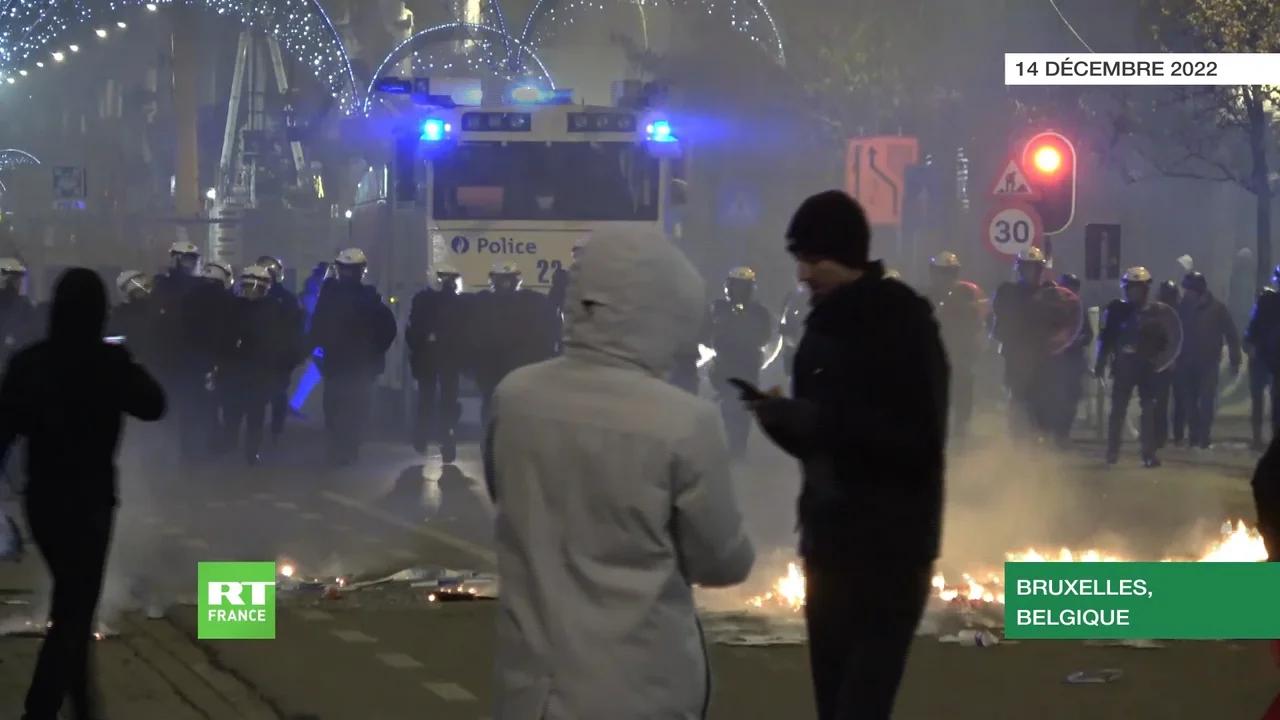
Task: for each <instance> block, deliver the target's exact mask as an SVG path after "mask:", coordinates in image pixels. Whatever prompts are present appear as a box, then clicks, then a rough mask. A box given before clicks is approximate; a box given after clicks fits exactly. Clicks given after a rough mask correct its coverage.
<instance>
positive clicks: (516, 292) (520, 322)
mask: <svg viewBox="0 0 1280 720" xmlns="http://www.w3.org/2000/svg"><path fill="white" fill-rule="evenodd" d="M522 285H523V279H522V275H521V272H520V268H519V266H517V265H516V264H515V263H496V264H495V265H494V266H493V268H492V270H491V271H490V272H489V289H488V290H485V291H484V292H481V293H478V294H477V295H476V296H475V297H474V298H471V302H472V303H473V305H472V310H473V313H472V317H473V318H474V322H472V323H470V330H469V337H470V346H471V349H472V350H473V351H474V353H475V354H474V359H473V362H472V369H473V371H474V373H475V378H476V384H477V385H478V386H479V389H480V396H481V416H482V418H483V420H484V421H485V422H488V420H489V407H490V402H491V400H492V398H493V391H494V389H496V388H497V387H498V383H500V382H502V379H503V378H505V377H506V376H507V374H508V373H510V372H511V371H512V370H515V369H516V368H520V367H524V366H525V365H532V364H533V363H537V362H542V361H543V360H547V359H549V358H551V357H552V356H554V355H555V348H556V339H557V333H558V331H559V323H558V322H557V319H556V315H555V308H554V307H552V305H551V303H550V301H548V300H547V298H546V297H545V296H543V295H542V294H541V293H538V292H536V291H534V290H527V289H525V288H523V287H522Z"/></svg>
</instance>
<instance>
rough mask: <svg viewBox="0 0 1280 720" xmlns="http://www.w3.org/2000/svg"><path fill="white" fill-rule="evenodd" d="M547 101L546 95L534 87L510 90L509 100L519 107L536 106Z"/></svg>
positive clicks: (523, 86)
mask: <svg viewBox="0 0 1280 720" xmlns="http://www.w3.org/2000/svg"><path fill="white" fill-rule="evenodd" d="M548 99H550V97H549V95H548V93H547V92H545V91H544V90H543V89H542V88H540V87H537V86H534V85H521V86H520V87H517V88H513V89H512V90H511V100H512V101H513V102H516V103H519V104H521V105H536V104H538V103H541V102H545V101H546V100H548Z"/></svg>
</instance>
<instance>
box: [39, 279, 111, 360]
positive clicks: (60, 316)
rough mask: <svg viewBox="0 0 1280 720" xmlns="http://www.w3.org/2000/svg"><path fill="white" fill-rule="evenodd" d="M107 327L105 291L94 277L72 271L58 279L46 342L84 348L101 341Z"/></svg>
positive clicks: (99, 280) (99, 281)
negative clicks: (77, 345) (47, 340)
mask: <svg viewBox="0 0 1280 720" xmlns="http://www.w3.org/2000/svg"><path fill="white" fill-rule="evenodd" d="M106 323H107V290H106V287H105V286H103V284H102V280H101V279H100V278H99V277H98V274H97V273H95V272H94V271H92V270H89V269H87V268H72V269H70V270H68V271H66V272H64V273H63V274H62V276H61V277H59V278H58V283H57V286H56V288H55V289H54V293H53V307H52V310H51V311H50V313H49V339H50V340H52V341H53V342H56V343H72V344H79V345H87V344H93V343H98V342H101V341H102V331H103V328H105V327H106Z"/></svg>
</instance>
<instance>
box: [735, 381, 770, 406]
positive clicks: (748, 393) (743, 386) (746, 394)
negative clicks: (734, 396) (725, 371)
mask: <svg viewBox="0 0 1280 720" xmlns="http://www.w3.org/2000/svg"><path fill="white" fill-rule="evenodd" d="M729 384H730V385H732V386H734V387H735V388H737V389H738V397H740V398H742V401H743V402H757V401H760V400H764V399H766V398H768V397H769V396H768V395H766V394H765V392H764V391H763V390H761V389H760V388H758V387H756V386H755V385H752V384H751V383H749V382H747V381H746V380H743V379H742V378H729Z"/></svg>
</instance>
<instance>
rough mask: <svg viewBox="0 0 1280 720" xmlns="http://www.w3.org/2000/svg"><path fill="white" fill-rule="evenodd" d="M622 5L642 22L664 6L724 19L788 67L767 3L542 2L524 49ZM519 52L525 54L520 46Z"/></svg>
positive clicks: (755, 0) (528, 27)
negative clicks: (648, 11) (585, 16)
mask: <svg viewBox="0 0 1280 720" xmlns="http://www.w3.org/2000/svg"><path fill="white" fill-rule="evenodd" d="M619 4H623V5H635V6H637V7H638V8H640V11H641V18H642V20H643V12H644V8H645V7H657V6H658V5H660V4H665V5H667V6H668V7H673V8H681V9H683V8H694V9H698V10H702V11H705V12H706V13H707V14H708V15H712V16H719V17H722V18H724V19H725V20H727V21H728V22H729V25H730V26H731V27H733V28H734V29H735V30H737V31H738V32H741V33H743V34H744V35H746V36H747V37H749V38H751V41H752V42H754V43H756V44H757V45H760V46H761V47H763V48H765V49H766V50H768V51H769V52H771V53H773V55H774V57H775V59H776V60H777V62H778V64H779V65H786V64H787V54H786V49H785V48H784V47H783V44H782V33H781V31H780V30H779V29H778V23H777V22H776V21H774V19H773V14H772V13H770V12H769V7H768V5H766V4H765V0H538V1H537V3H536V4H535V5H534V6H533V10H532V11H531V12H530V13H529V17H528V18H527V19H526V20H525V24H524V30H522V31H521V32H520V36H519V39H520V42H521V43H523V47H542V46H543V45H544V44H545V43H546V41H547V39H548V37H549V36H550V35H552V34H553V33H554V32H555V30H556V29H559V28H563V27H566V26H570V25H573V24H574V17H573V16H574V15H575V14H576V13H579V12H590V11H592V10H599V11H604V10H608V9H609V7H610V6H613V7H616V6H618V5H619ZM515 52H517V53H519V52H522V50H521V49H520V47H519V46H517V48H516V49H515Z"/></svg>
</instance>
